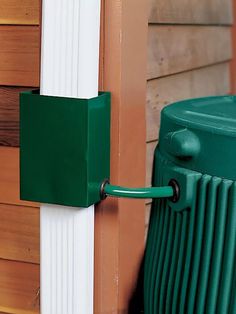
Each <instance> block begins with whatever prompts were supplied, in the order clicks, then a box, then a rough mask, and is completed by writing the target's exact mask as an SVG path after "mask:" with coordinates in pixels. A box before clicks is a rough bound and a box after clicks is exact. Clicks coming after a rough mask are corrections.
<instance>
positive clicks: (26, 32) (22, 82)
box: [0, 25, 39, 86]
mask: <svg viewBox="0 0 236 314" xmlns="http://www.w3.org/2000/svg"><path fill="white" fill-rule="evenodd" d="M0 42H1V45H0V85H13V86H38V85H39V27H38V26H5V25H1V26H0Z"/></svg>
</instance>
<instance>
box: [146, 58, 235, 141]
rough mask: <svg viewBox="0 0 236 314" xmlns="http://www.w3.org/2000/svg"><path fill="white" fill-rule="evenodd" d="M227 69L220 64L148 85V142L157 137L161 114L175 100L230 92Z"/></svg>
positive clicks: (161, 79) (223, 64)
mask: <svg viewBox="0 0 236 314" xmlns="http://www.w3.org/2000/svg"><path fill="white" fill-rule="evenodd" d="M229 71H230V66H229V63H222V64H217V65H213V66H209V67H206V68H201V69H197V70H193V71H189V72H184V73H180V74H175V75H171V76H168V77H163V78H159V79H155V80H151V81H149V82H148V84H147V110H146V115H147V141H154V140H156V139H157V138H158V132H159V127H160V112H161V110H162V108H164V107H165V106H166V105H168V104H170V103H173V102H175V101H179V100H183V99H187V98H194V97H203V96H211V95H224V94H227V93H229V92H230V74H229Z"/></svg>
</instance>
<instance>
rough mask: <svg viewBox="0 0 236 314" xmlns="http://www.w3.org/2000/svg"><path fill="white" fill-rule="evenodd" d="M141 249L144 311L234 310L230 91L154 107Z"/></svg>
mask: <svg viewBox="0 0 236 314" xmlns="http://www.w3.org/2000/svg"><path fill="white" fill-rule="evenodd" d="M170 179H174V180H176V182H177V183H178V186H179V191H180V193H179V199H178V200H177V201H175V202H174V201H173V200H171V199H168V200H155V201H154V202H153V204H152V212H151V219H150V225H149V232H148V240H147V248H146V252H145V267H144V268H145V270H144V303H145V310H144V313H145V314H163V313H166V314H171V313H172V314H177V313H181V314H184V313H196V314H204V313H208V314H215V313H219V314H221V313H225V314H226V313H228V314H230V313H236V97H235V96H222V97H209V98H201V99H190V100H186V101H182V102H178V103H175V104H172V105H170V106H167V107H166V108H165V109H164V110H163V111H162V114H161V128H160V136H159V144H158V147H157V148H156V151H155V166H154V172H153V186H162V185H167V184H168V182H169V181H170Z"/></svg>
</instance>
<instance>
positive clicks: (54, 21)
mask: <svg viewBox="0 0 236 314" xmlns="http://www.w3.org/2000/svg"><path fill="white" fill-rule="evenodd" d="M42 5H43V9H42V49H41V81H40V93H41V95H50V96H66V97H75V98H92V97H96V96H97V95H98V69H99V34H100V0H43V4H42ZM42 128H43V126H42ZM61 148H62V150H63V143H62V146H61ZM40 241H41V288H40V294H41V314H92V313H93V277H94V276H93V272H94V206H91V207H89V208H72V207H63V206H57V205H46V204H43V205H41V209H40Z"/></svg>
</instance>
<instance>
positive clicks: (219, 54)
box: [147, 25, 231, 79]
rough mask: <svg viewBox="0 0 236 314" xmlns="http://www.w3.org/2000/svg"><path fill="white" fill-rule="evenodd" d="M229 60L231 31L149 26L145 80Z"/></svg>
mask: <svg viewBox="0 0 236 314" xmlns="http://www.w3.org/2000/svg"><path fill="white" fill-rule="evenodd" d="M230 59H231V29H230V27H216V26H199V27H196V26H163V25H150V26H149V35H148V70H147V71H148V73H147V78H148V79H155V78H158V77H163V76H167V75H170V74H174V73H180V72H184V71H188V70H192V69H196V68H200V67H204V66H207V65H211V64H215V63H220V62H224V61H227V60H230Z"/></svg>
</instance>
